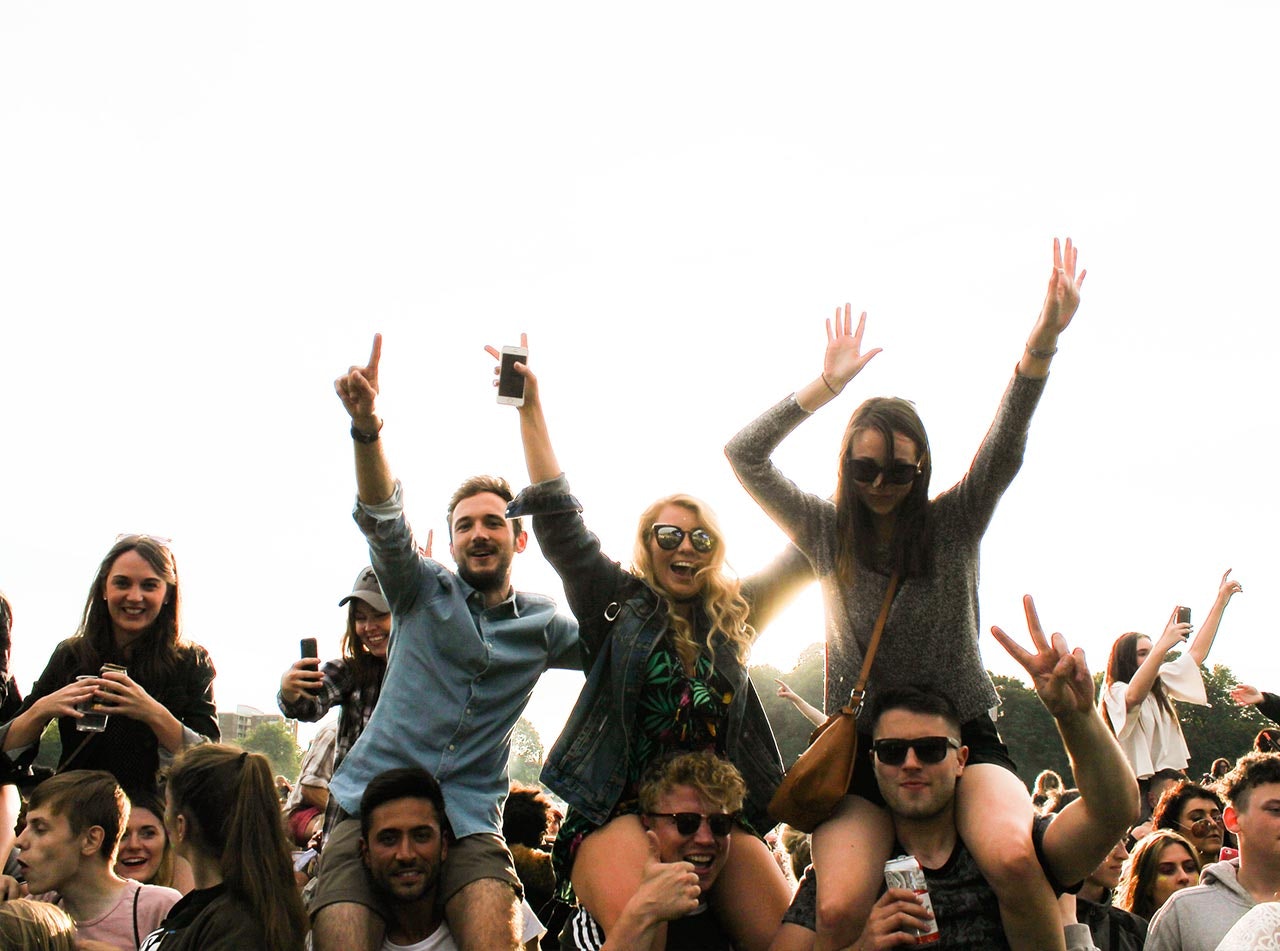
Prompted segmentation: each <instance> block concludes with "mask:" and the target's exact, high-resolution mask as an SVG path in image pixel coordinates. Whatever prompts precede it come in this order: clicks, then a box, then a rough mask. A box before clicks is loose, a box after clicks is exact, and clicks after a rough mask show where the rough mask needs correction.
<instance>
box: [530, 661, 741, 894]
mask: <svg viewBox="0 0 1280 951" xmlns="http://www.w3.org/2000/svg"><path fill="white" fill-rule="evenodd" d="M732 702H733V689H732V688H731V687H730V686H729V684H728V683H727V682H726V680H725V678H724V677H722V676H721V675H720V674H719V673H718V672H717V671H716V670H715V669H714V668H713V667H712V664H711V657H710V656H709V655H707V654H699V655H698V660H697V662H696V664H695V665H694V672H693V676H689V675H687V674H686V673H685V670H684V667H683V665H682V664H681V663H680V657H679V655H678V654H676V652H675V651H674V650H672V648H671V645H670V644H669V643H668V642H667V641H666V640H663V641H662V642H661V643H659V645H658V646H657V647H656V648H654V651H653V653H652V654H650V655H649V662H648V665H647V666H646V668H645V680H644V686H643V687H642V688H641V690H640V699H639V702H638V705H637V706H638V709H637V711H636V713H637V717H636V731H635V734H634V735H633V737H632V738H631V742H630V744H629V748H628V753H627V785H626V788H625V789H624V790H623V793H622V798H621V799H619V800H618V804H617V805H616V806H614V808H613V812H612V813H611V814H610V816H609V818H610V819H614V818H616V817H618V816H626V815H635V814H638V813H639V812H640V801H639V799H638V798H637V797H638V795H639V790H640V779H641V777H642V776H643V775H644V771H645V768H646V767H648V765H649V764H650V763H652V762H653V761H655V760H658V759H661V758H663V757H664V756H666V755H668V754H670V753H674V752H682V753H683V752H694V751H697V750H711V751H712V752H714V753H716V754H717V755H719V756H724V755H725V750H724V741H723V739H722V731H721V729H720V727H721V724H722V722H723V721H724V719H725V716H726V714H727V713H728V710H729V704H730V703H732ZM598 828H599V826H597V825H595V824H594V823H592V822H591V821H590V820H589V819H588V818H587V817H586V816H584V815H583V814H582V813H580V812H578V811H577V810H576V809H574V808H573V807H572V806H570V807H569V810H568V812H567V814H566V815H565V819H564V822H563V823H562V824H561V826H560V832H559V834H558V835H557V836H556V842H555V845H554V847H553V848H552V850H551V864H552V867H553V868H554V870H555V873H556V883H557V885H556V888H557V897H559V898H561V899H562V900H564V901H568V902H572V901H573V900H574V898H573V886H572V885H571V884H570V882H569V873H570V872H571V871H572V870H573V859H574V856H575V855H576V854H577V851H578V846H579V845H580V844H581V843H582V840H583V839H584V838H586V837H587V836H588V835H589V834H591V833H592V832H594V831H595V830H596V829H598Z"/></svg>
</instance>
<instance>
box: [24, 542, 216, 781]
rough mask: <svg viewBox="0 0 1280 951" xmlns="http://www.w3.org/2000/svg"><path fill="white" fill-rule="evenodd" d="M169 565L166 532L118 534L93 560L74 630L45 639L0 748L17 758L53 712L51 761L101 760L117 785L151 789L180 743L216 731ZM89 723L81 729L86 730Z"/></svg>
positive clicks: (209, 684)
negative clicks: (41, 664) (45, 652)
mask: <svg viewBox="0 0 1280 951" xmlns="http://www.w3.org/2000/svg"><path fill="white" fill-rule="evenodd" d="M181 606H182V604H181V596H180V589H179V584H178V568H177V564H176V563H175V562H174V558H173V553H172V552H171V551H170V550H169V544H168V541H167V540H165V539H160V538H153V537H152V536H150V535H121V536H120V537H119V538H117V539H116V543H115V544H114V545H113V546H111V550H110V551H108V552H107V556H106V557H105V558H104V559H103V560H102V563H101V564H100V565H99V566H98V572H97V574H96V575H95V576H94V579H93V585H92V586H91V587H90V589H89V596H88V598H87V599H86V600H85V606H84V614H83V617H82V619H81V622H80V629H79V630H78V631H77V632H76V634H75V635H74V636H73V637H70V638H68V639H67V640H65V641H63V642H62V643H61V644H59V645H58V646H57V647H56V648H54V651H53V655H52V656H51V657H50V658H49V662H48V664H47V665H46V666H45V669H44V673H42V674H41V675H40V677H39V679H38V680H37V681H36V682H35V686H34V687H32V689H31V693H30V694H29V695H28V696H27V698H26V700H25V701H24V702H23V704H22V707H21V709H20V710H19V712H18V714H17V716H15V717H14V718H13V719H12V720H10V721H9V722H8V723H6V724H4V725H3V726H0V750H3V751H4V752H5V753H8V754H11V755H12V754H14V753H15V752H18V751H21V752H20V754H19V755H18V756H17V757H15V758H16V759H17V760H18V762H19V764H20V765H26V764H29V763H30V762H31V761H32V760H34V759H35V755H36V750H37V749H38V746H39V742H40V736H41V734H42V733H43V732H44V729H45V727H46V726H48V724H49V723H50V722H51V721H53V720H57V721H58V732H59V735H60V737H61V739H62V755H61V757H60V758H59V762H58V767H59V769H65V768H68V767H69V766H71V765H72V764H73V763H74V766H75V768H76V769H104V770H106V771H107V772H109V773H111V774H112V775H113V776H115V777H116V780H117V782H119V783H120V785H121V786H123V787H124V788H125V790H126V791H130V792H132V791H135V790H153V791H154V790H155V789H156V773H157V770H159V769H160V767H161V766H164V765H167V764H168V763H169V762H170V761H171V760H172V758H173V756H174V755H176V754H177V753H179V752H181V751H182V750H183V749H184V748H185V747H188V746H193V745H195V744H198V743H203V742H205V741H206V740H210V739H212V740H217V739H218V735H219V734H218V719H217V711H216V708H215V707H214V702H213V678H214V675H215V671H214V669H213V662H212V661H211V660H210V659H209V654H208V652H206V651H205V649H204V648H203V647H201V646H200V645H199V644H193V643H191V642H190V641H186V640H183V638H182V633H181V616H182V612H181ZM85 726H88V727H89V729H85Z"/></svg>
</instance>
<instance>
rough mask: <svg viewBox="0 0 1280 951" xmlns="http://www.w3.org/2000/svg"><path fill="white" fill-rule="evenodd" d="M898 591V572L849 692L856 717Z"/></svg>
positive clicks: (890, 578) (891, 577) (885, 594)
mask: <svg viewBox="0 0 1280 951" xmlns="http://www.w3.org/2000/svg"><path fill="white" fill-rule="evenodd" d="M897 593H898V573H897V572H896V571H895V572H894V573H893V574H892V575H891V576H890V577H889V587H888V588H886V589H885V592H884V602H883V603H882V604H881V605H880V616H879V617H877V618H876V626H875V628H874V629H873V630H872V632H871V644H870V645H868V647H867V656H866V657H864V658H863V660H862V670H860V671H859V672H858V683H857V685H856V686H855V687H854V688H853V690H852V692H851V693H850V694H849V705H848V707H847V708H846V709H848V710H849V711H850V712H851V713H852V714H853V715H854V717H855V718H856V717H857V716H858V714H860V713H861V712H862V695H863V693H864V692H865V691H866V688H867V678H868V677H869V676H870V675H871V664H872V663H873V662H874V661H875V659H876V649H877V648H878V647H879V646H880V635H881V634H883V633H884V622H885V621H886V620H888V618H889V607H890V606H891V605H892V604H893V596H894V595H895V594H897Z"/></svg>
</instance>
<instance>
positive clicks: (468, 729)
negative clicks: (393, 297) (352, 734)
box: [311, 336, 580, 951]
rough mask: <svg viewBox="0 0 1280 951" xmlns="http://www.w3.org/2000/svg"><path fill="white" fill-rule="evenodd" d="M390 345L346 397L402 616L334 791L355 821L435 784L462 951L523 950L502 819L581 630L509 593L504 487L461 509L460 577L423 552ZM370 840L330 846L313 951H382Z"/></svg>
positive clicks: (367, 511) (394, 607)
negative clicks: (512, 763)
mask: <svg viewBox="0 0 1280 951" xmlns="http://www.w3.org/2000/svg"><path fill="white" fill-rule="evenodd" d="M381 346H382V339H381V337H380V336H375V337H374V344H373V353H372V355H371V356H370V359H369V365H368V366H366V367H362V368H357V367H353V368H352V369H351V371H350V372H349V373H347V374H346V375H344V376H342V377H340V378H339V379H338V380H337V382H336V384H335V386H336V388H337V391H338V395H339V396H340V397H341V398H342V402H343V405H344V406H345V407H346V409H347V412H348V413H349V414H350V415H351V421H352V425H351V435H352V439H353V440H354V444H355V460H356V483H357V487H358V494H359V499H358V501H357V503H356V508H355V513H354V515H355V519H356V523H357V524H358V525H359V526H360V529H361V531H363V532H364V534H365V536H366V537H367V538H368V541H369V553H370V557H371V561H372V563H373V567H374V569H375V570H376V571H377V574H378V579H379V581H380V582H381V584H382V590H383V592H384V593H385V594H386V596H387V600H388V602H389V603H390V605H391V617H392V628H391V646H390V650H389V651H388V654H387V673H386V677H385V679H384V680H383V684H382V692H381V695H380V696H379V698H378V705H377V707H375V708H374V712H373V716H372V717H371V718H370V720H369V723H368V725H367V726H366V727H365V730H364V732H363V733H362V734H361V736H360V739H359V740H357V741H356V743H355V745H354V746H353V747H352V748H351V751H350V752H349V753H348V754H347V757H346V759H345V760H343V762H342V765H341V766H340V767H339V769H338V771H337V773H336V774H335V775H334V777H333V779H332V781H331V782H330V784H329V791H330V795H332V796H334V797H335V798H336V799H337V800H338V802H339V804H340V805H341V806H342V808H343V810H344V811H345V812H347V813H348V814H350V815H351V816H353V817H354V816H356V815H357V814H358V812H359V808H360V797H361V796H362V795H363V793H364V789H365V786H366V785H367V784H368V782H369V780H371V779H372V778H373V777H374V776H377V775H378V774H379V773H381V772H383V771H385V770H387V769H392V768H396V767H404V766H417V767H421V768H423V769H426V770H428V771H429V772H431V773H433V774H434V775H435V776H436V778H437V779H438V780H439V782H440V785H441V786H442V787H443V789H444V791H445V795H446V797H447V799H448V802H449V816H450V820H451V822H452V825H453V830H454V835H455V836H456V839H455V841H454V842H453V843H452V844H451V845H450V847H449V857H448V859H447V861H446V862H445V866H444V874H443V878H442V881H441V895H442V897H443V899H444V902H445V916H446V918H447V919H448V921H449V927H450V930H451V931H452V932H453V935H454V939H455V941H456V942H457V944H458V946H459V947H460V948H462V949H464V951H466V949H477V951H478V949H483V951H493V949H503V948H510V949H512V951H515V949H516V948H518V947H519V943H520V923H521V918H520V892H521V889H520V882H519V879H518V878H517V877H516V875H515V869H514V867H513V866H512V863H511V856H510V853H509V852H508V851H507V848H506V844H505V843H504V842H503V840H502V817H501V807H502V802H503V800H504V798H505V796H506V793H507V789H508V778H507V758H508V756H509V754H510V745H511V741H510V737H511V731H512V730H513V728H514V727H515V724H516V721H517V720H518V719H519V718H520V715H521V713H523V711H524V708H525V705H526V704H527V703H528V701H529V696H530V694H531V693H532V691H533V686H534V684H535V683H536V682H537V680H538V677H539V676H541V674H542V672H543V671H544V670H546V669H547V668H548V667H569V668H575V669H576V668H579V666H580V657H579V652H578V627H577V624H576V622H574V621H573V620H572V619H570V618H567V617H564V616H562V615H559V614H557V613H556V610H555V604H554V602H553V601H552V600H551V599H550V598H547V597H544V596H542V595H538V594H527V593H524V592H518V591H515V590H514V589H513V588H512V587H511V562H512V559H513V558H514V556H515V555H516V554H517V553H518V552H521V551H523V550H524V547H525V543H526V541H527V536H526V534H525V533H524V532H523V531H522V530H521V526H520V523H519V520H518V519H517V520H514V521H511V522H508V521H507V519H506V505H507V502H509V501H510V500H511V490H510V488H509V487H508V486H507V484H506V482H505V481H504V480H502V479H498V478H495V477H492V476H476V477H473V478H471V479H468V480H467V481H466V482H464V483H463V484H462V486H461V487H460V488H459V489H458V490H457V492H455V493H454V496H453V498H452V500H451V501H450V503H449V532H450V542H449V552H450V554H451V555H452V556H453V559H454V561H455V563H456V564H457V566H458V570H457V573H456V574H455V573H454V572H452V571H450V570H449V569H447V568H445V567H444V566H443V565H441V564H439V563H438V562H436V561H433V560H432V559H430V558H427V557H426V556H424V555H423V554H421V553H420V552H419V550H418V545H417V542H416V541H415V539H414V537H413V533H412V531H411V530H410V528H409V523H408V521H407V520H406V519H405V515H404V509H403V504H402V490H401V486H400V483H399V482H397V481H396V480H394V479H393V478H392V476H391V472H390V467H389V466H388V465H387V460H386V457H385V456H384V455H383V452H382V443H381V441H380V440H379V438H378V434H379V431H380V430H381V428H382V421H381V420H380V419H379V418H378V417H377V415H376V413H375V411H374V403H375V399H376V396H377V392H378V360H379V357H380V353H381ZM359 835H360V823H359V820H358V819H356V818H350V819H345V820H344V821H343V822H341V823H339V824H338V826H337V827H336V828H335V829H334V831H333V834H332V836H331V837H330V839H329V843H328V844H327V845H326V847H325V850H324V854H323V858H322V862H321V866H320V881H319V883H318V886H317V892H316V895H315V898H314V900H313V901H312V904H311V912H312V915H313V923H314V940H315V946H316V948H317V951H339V949H340V951H360V949H368V951H375V949H376V948H378V947H379V946H380V945H381V943H382V936H383V932H384V930H385V924H384V922H385V920H386V918H387V915H388V911H389V910H388V909H386V908H384V907H383V905H382V903H381V902H380V900H379V899H378V898H377V896H376V894H375V893H374V891H373V889H372V888H371V887H370V885H369V881H368V879H367V877H366V872H365V869H364V868H363V866H362V865H361V863H360V856H359V850H358V840H359ZM405 874H414V870H413V869H411V868H406V869H405Z"/></svg>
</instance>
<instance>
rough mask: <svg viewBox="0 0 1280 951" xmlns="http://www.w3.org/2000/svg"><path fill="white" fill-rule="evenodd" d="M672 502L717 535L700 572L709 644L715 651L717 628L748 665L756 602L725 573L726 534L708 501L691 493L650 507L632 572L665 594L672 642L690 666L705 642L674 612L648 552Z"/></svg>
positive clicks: (640, 528)
mask: <svg viewBox="0 0 1280 951" xmlns="http://www.w3.org/2000/svg"><path fill="white" fill-rule="evenodd" d="M668 505H678V506H680V507H681V508H683V509H687V510H688V511H689V512H691V513H692V514H693V516H694V517H695V518H696V519H697V520H698V524H699V525H700V526H701V527H702V528H704V529H706V530H707V531H708V532H710V533H711V534H712V535H713V536H714V537H715V539H716V546H715V548H713V549H712V550H711V560H710V561H709V562H708V563H707V565H706V567H705V568H703V569H701V570H700V571H699V572H698V575H699V577H700V579H701V581H702V607H703V610H705V611H706V612H707V617H708V618H709V619H710V620H711V630H710V631H708V632H707V639H706V647H707V649H708V650H709V651H711V652H712V656H713V657H714V650H713V649H712V639H713V638H714V637H715V635H716V632H719V633H720V634H722V635H723V636H724V637H725V639H726V640H728V641H729V644H730V646H731V647H732V648H733V651H734V653H735V654H736V655H737V657H738V659H739V660H740V661H743V662H744V663H745V661H746V659H747V653H748V652H749V651H750V649H751V644H752V642H753V641H754V640H755V637H756V632H755V629H754V628H752V626H751V625H750V624H748V623H747V617H748V616H749V615H750V613H751V605H749V604H748V603H747V600H746V598H744V597H743V596H742V590H741V589H742V583H741V582H740V581H739V580H738V579H737V578H734V577H730V576H729V575H727V574H726V573H725V570H724V566H725V558H724V533H723V532H721V531H720V523H719V521H718V520H717V519H716V515H715V512H713V511H712V510H711V508H710V506H708V505H707V504H706V503H705V502H702V501H700V500H699V499H695V498H694V497H693V496H691V495H683V494H676V495H667V496H663V497H662V498H660V499H658V500H657V501H655V502H653V503H652V504H650V505H649V507H648V508H646V509H645V510H644V512H643V513H641V515H640V523H639V525H638V527H637V529H636V543H635V552H634V554H633V556H632V562H631V572H632V574H634V575H635V576H636V577H637V578H639V579H640V580H641V581H643V582H644V583H645V584H647V585H649V587H651V588H653V589H654V590H655V591H657V592H658V593H659V594H660V595H662V596H663V597H664V598H665V599H666V602H667V622H668V624H669V625H670V629H671V643H672V646H673V647H674V648H675V651H676V654H677V655H678V656H679V657H680V660H681V661H682V662H684V663H685V664H692V663H693V662H694V661H695V660H696V659H697V656H698V653H699V651H700V650H701V648H702V646H703V645H701V644H699V643H698V642H697V639H696V637H695V632H694V629H693V625H692V624H690V623H689V621H687V620H685V619H684V618H683V617H681V616H680V615H679V614H678V613H677V612H676V611H674V610H672V605H671V602H672V600H673V599H672V597H671V596H670V595H669V594H668V593H667V592H666V591H665V590H663V587H662V585H661V584H660V583H659V582H658V581H657V579H656V578H655V577H654V574H653V558H652V557H651V556H650V553H649V540H650V538H652V537H653V524H654V522H655V521H656V520H657V518H658V516H659V514H660V513H661V512H662V510H663V509H664V508H666V507H667V506H668Z"/></svg>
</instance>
